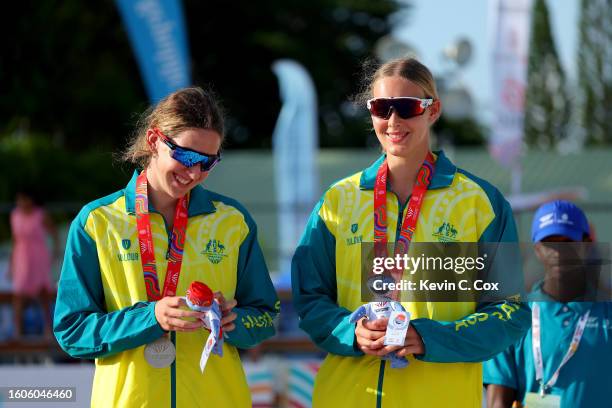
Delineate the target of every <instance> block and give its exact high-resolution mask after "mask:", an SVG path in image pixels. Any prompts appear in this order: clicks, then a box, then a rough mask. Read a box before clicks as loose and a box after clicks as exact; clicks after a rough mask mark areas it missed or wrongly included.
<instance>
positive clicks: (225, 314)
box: [215, 292, 238, 332]
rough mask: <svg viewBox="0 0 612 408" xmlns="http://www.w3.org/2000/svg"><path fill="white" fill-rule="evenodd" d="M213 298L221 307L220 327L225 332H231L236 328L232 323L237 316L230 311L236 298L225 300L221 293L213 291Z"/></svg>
mask: <svg viewBox="0 0 612 408" xmlns="http://www.w3.org/2000/svg"><path fill="white" fill-rule="evenodd" d="M215 300H216V301H217V303H219V307H220V309H221V315H222V317H221V327H222V328H223V331H225V332H231V331H232V330H234V329H235V328H236V325H235V324H234V323H233V322H234V320H236V318H237V317H238V315H237V314H236V313H234V312H232V309H233V308H234V307H236V305H237V304H238V302H237V301H236V299H230V300H225V297H224V296H223V293H221V292H215Z"/></svg>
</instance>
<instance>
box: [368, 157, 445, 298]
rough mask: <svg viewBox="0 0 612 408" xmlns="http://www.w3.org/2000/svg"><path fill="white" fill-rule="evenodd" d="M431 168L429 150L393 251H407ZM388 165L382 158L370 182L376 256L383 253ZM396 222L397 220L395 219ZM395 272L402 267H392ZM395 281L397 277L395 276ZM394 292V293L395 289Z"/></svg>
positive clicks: (385, 248)
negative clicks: (372, 199) (372, 187)
mask: <svg viewBox="0 0 612 408" xmlns="http://www.w3.org/2000/svg"><path fill="white" fill-rule="evenodd" d="M434 169H435V158H434V156H433V154H432V153H431V152H427V156H426V157H425V161H424V162H423V165H422V166H421V168H420V169H419V172H418V174H417V179H416V182H415V183H414V187H412V195H411V196H410V201H409V202H408V209H407V211H406V215H405V217H404V221H403V222H402V228H401V230H400V233H399V236H397V237H396V242H395V251H394V252H395V253H394V256H395V255H398V254H399V255H403V254H406V253H408V246H409V245H410V241H412V236H413V235H414V231H415V229H416V225H417V221H418V219H419V214H420V212H421V206H422V205H423V199H424V197H425V193H427V188H428V187H429V184H430V183H431V179H432V177H433V173H434ZM388 173H389V165H388V163H387V159H385V161H383V163H382V164H381V166H380V167H379V168H378V173H377V174H376V182H375V184H374V253H375V256H376V257H387V256H388V252H387V176H388ZM398 222H399V220H398ZM395 272H396V273H397V274H399V276H401V274H403V271H395ZM396 281H397V278H396ZM396 294H397V293H396Z"/></svg>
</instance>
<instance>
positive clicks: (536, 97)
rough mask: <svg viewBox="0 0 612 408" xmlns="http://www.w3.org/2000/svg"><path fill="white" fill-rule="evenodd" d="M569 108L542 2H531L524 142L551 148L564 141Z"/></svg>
mask: <svg viewBox="0 0 612 408" xmlns="http://www.w3.org/2000/svg"><path fill="white" fill-rule="evenodd" d="M568 114H569V104H568V100H567V96H566V92H565V74H564V72H563V68H562V67H561V64H560V62H559V57H558V55H557V50H556V47H555V42H554V39H553V37H552V32H551V27H550V18H549V13H548V7H547V6H546V1H545V0H535V2H534V6H533V14H532V24H531V40H530V42H529V62H528V68H527V92H526V95H525V125H524V126H525V139H526V141H527V143H529V144H531V145H536V146H539V147H543V148H545V147H552V146H556V145H557V143H558V142H559V141H560V140H562V139H563V138H565V137H566V131H567V119H568Z"/></svg>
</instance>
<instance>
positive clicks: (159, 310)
mask: <svg viewBox="0 0 612 408" xmlns="http://www.w3.org/2000/svg"><path fill="white" fill-rule="evenodd" d="M182 308H188V306H187V303H186V302H185V299H183V298H182V297H181V296H166V297H165V298H162V299H160V300H158V301H157V302H156V303H155V319H157V322H158V323H159V325H160V326H161V328H162V329H164V330H165V331H180V332H192V331H196V330H198V329H201V328H202V321H201V320H200V318H202V317H204V313H202V312H197V311H195V310H184V309H182ZM185 318H194V319H196V321H189V320H184V319H185Z"/></svg>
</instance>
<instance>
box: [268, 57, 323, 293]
mask: <svg viewBox="0 0 612 408" xmlns="http://www.w3.org/2000/svg"><path fill="white" fill-rule="evenodd" d="M272 70H273V71H274V73H275V74H276V76H277V77H278V81H279V87H280V96H281V99H282V101H283V106H282V108H281V111H280V114H279V116H278V120H277V122H276V127H275V128H274V134H273V138H272V146H273V149H274V172H275V187H276V200H277V204H278V241H277V242H278V246H279V248H278V250H279V252H278V253H279V264H278V268H279V271H280V272H281V276H282V275H284V276H287V274H288V273H289V272H290V270H291V257H292V255H293V252H294V251H295V248H296V246H297V243H298V240H299V238H300V235H301V234H302V231H303V230H304V226H305V225H306V221H307V220H308V215H309V213H310V211H311V210H312V207H313V205H314V203H315V202H316V200H317V195H318V179H319V178H318V171H317V160H316V159H317V151H318V147H319V136H318V125H317V96H316V91H315V88H314V85H313V82H312V79H311V78H310V75H309V74H308V72H307V71H306V69H305V68H304V67H303V66H302V65H300V64H298V63H297V62H295V61H292V60H287V59H283V60H278V61H276V62H274V64H273V65H272ZM281 279H282V278H281ZM284 280H285V279H283V281H284Z"/></svg>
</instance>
